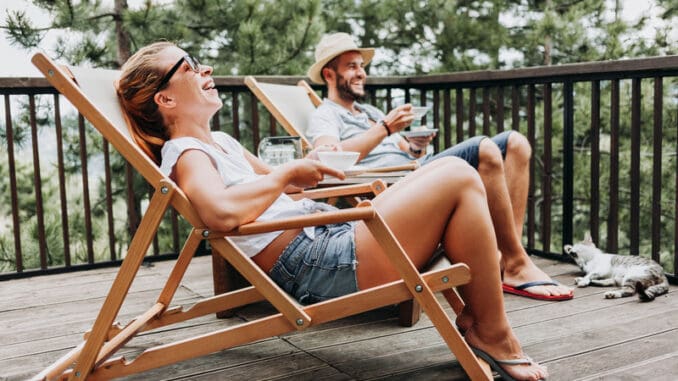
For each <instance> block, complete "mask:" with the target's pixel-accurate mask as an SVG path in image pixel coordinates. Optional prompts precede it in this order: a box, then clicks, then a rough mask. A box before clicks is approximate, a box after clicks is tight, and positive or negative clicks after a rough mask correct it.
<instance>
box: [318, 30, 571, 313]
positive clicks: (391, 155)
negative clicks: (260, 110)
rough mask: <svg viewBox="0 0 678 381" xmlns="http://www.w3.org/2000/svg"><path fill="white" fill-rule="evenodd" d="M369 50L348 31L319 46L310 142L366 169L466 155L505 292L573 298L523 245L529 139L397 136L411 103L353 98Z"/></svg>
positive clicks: (360, 88)
mask: <svg viewBox="0 0 678 381" xmlns="http://www.w3.org/2000/svg"><path fill="white" fill-rule="evenodd" d="M373 56H374V49H373V48H359V47H358V46H357V45H356V44H355V42H354V41H353V39H352V38H351V36H349V35H348V34H346V33H335V34H331V35H326V36H324V37H323V38H322V40H321V41H320V43H319V44H318V46H317V47H316V51H315V59H316V62H315V63H314V64H313V66H311V68H310V69H309V70H308V76H309V78H310V79H311V80H312V81H313V82H315V83H325V84H326V85H327V91H328V92H327V94H328V97H327V98H326V99H324V100H323V103H322V104H321V105H320V106H319V107H318V108H317V110H316V111H315V112H314V114H313V115H312V117H311V122H310V127H309V128H308V130H307V133H306V134H307V136H308V138H309V139H310V140H311V142H312V144H313V145H314V147H316V148H318V147H321V146H338V148H339V149H341V150H344V151H358V152H360V159H359V164H361V165H364V166H368V167H379V166H389V165H398V164H403V163H409V162H411V161H412V160H417V161H418V162H419V163H420V164H422V165H426V163H428V162H430V161H432V160H435V159H437V158H439V157H444V156H457V157H460V158H462V159H464V160H465V161H466V162H468V163H469V164H470V165H472V166H473V167H474V168H476V170H477V171H478V173H479V174H480V177H481V178H482V181H483V183H484V185H485V188H486V191H487V201H488V205H489V209H490V212H491V215H492V221H493V225H494V228H495V234H496V236H497V241H498V243H499V249H500V251H501V253H502V265H503V268H504V278H503V282H504V284H503V288H504V291H505V292H510V293H514V294H517V295H522V296H526V297H531V298H535V299H542V300H567V299H571V298H572V289H571V288H569V287H566V286H563V285H560V284H558V283H557V282H554V281H553V280H551V279H550V278H549V276H548V275H547V274H546V273H544V272H543V271H542V270H541V269H539V268H538V267H537V266H536V265H535V264H534V263H533V262H532V260H531V259H530V258H529V256H528V255H527V252H526V251H525V249H524V248H523V246H522V244H521V237H522V229H523V218H524V215H525V208H526V205H527V193H528V183H529V160H530V155H531V153H532V151H531V147H530V145H529V142H528V141H527V139H526V138H525V137H524V136H523V135H521V134H520V133H518V132H516V131H506V132H504V133H501V134H499V135H497V136H495V137H493V138H492V139H489V138H486V137H484V136H477V137H474V138H471V139H469V140H466V141H464V142H462V143H460V144H458V145H456V146H454V147H451V148H449V149H447V150H445V151H443V152H441V153H439V154H437V155H431V154H426V153H425V147H426V146H427V145H428V144H429V143H430V141H431V140H432V139H433V135H430V136H426V137H420V138H410V139H404V138H403V137H401V136H400V134H398V132H400V131H402V130H403V129H404V128H406V127H407V126H409V125H410V124H411V123H412V121H413V119H414V115H413V113H412V106H411V105H409V104H407V105H402V106H399V107H397V108H395V109H394V110H392V111H391V112H389V113H388V115H384V113H382V112H381V111H380V110H378V109H376V108H375V107H373V106H370V105H366V104H361V103H359V102H358V101H359V100H361V99H362V97H363V96H364V95H365V90H364V86H365V81H366V78H367V74H366V73H365V69H364V67H365V65H367V64H368V63H369V62H370V60H371V59H372V57H373Z"/></svg>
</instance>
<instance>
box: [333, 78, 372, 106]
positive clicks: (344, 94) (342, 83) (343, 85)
mask: <svg viewBox="0 0 678 381" xmlns="http://www.w3.org/2000/svg"><path fill="white" fill-rule="evenodd" d="M335 85H336V86H337V90H338V91H339V97H340V98H341V99H343V100H347V101H352V102H353V101H358V102H362V101H363V99H365V94H364V93H363V94H358V93H356V92H355V91H353V89H351V86H350V85H349V84H348V81H347V80H345V79H344V77H342V76H341V75H339V73H337V79H336V81H335Z"/></svg>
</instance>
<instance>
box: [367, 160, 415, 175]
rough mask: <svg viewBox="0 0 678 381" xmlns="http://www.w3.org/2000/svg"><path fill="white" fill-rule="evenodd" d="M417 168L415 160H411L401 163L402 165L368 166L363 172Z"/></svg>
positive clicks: (411, 169)
mask: <svg viewBox="0 0 678 381" xmlns="http://www.w3.org/2000/svg"><path fill="white" fill-rule="evenodd" d="M417 168H419V163H418V162H416V161H413V162H411V163H409V164H403V165H392V166H390V167H377V168H369V169H367V170H366V171H365V172H375V173H380V172H398V171H414V170H415V169H417Z"/></svg>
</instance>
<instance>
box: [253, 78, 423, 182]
mask: <svg viewBox="0 0 678 381" xmlns="http://www.w3.org/2000/svg"><path fill="white" fill-rule="evenodd" d="M245 84H246V85H247V87H249V89H250V91H252V93H254V95H255V96H256V97H257V99H259V101H260V102H261V103H262V104H263V105H264V106H265V107H266V109H267V110H268V111H269V112H270V113H271V115H273V117H274V118H275V119H276V120H277V121H278V123H280V125H281V126H282V127H283V128H284V129H285V131H287V133H288V134H290V135H292V136H299V137H300V138H301V142H302V145H303V146H304V148H308V147H312V144H311V142H310V141H309V140H308V138H307V137H306V135H305V133H306V130H307V129H308V125H309V122H310V119H311V114H312V113H313V111H314V110H315V109H316V107H318V106H319V105H320V103H321V102H322V99H320V97H319V96H318V94H316V92H315V91H314V90H313V88H311V86H310V85H309V84H308V83H307V82H306V81H304V80H301V81H299V83H298V84H297V86H292V85H279V84H274V83H265V82H259V81H257V80H256V79H255V78H254V77H252V76H247V77H245ZM418 167H419V165H418V164H417V162H412V163H410V164H405V165H397V166H389V167H381V168H370V169H369V170H368V172H373V173H375V172H376V173H379V172H399V171H411V170H414V169H417V168H418Z"/></svg>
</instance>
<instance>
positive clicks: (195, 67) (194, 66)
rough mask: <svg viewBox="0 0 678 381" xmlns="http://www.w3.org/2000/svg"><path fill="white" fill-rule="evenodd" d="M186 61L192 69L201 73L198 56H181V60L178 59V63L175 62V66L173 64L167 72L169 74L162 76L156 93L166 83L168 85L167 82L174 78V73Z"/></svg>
mask: <svg viewBox="0 0 678 381" xmlns="http://www.w3.org/2000/svg"><path fill="white" fill-rule="evenodd" d="M184 61H186V63H187V64H188V67H189V68H191V70H193V71H194V72H196V73H200V61H198V59H197V58H195V57H193V56H191V55H190V54H186V55H185V56H183V57H181V58H180V59H179V61H177V63H175V64H174V66H172V68H171V69H169V71H168V72H167V74H165V76H164V77H162V81H160V84H159V85H158V88H157V89H156V90H155V92H156V93H157V92H158V91H160V90H162V88H163V87H165V85H167V82H169V80H170V79H172V76H173V75H174V73H176V72H177V70H179V68H180V67H181V65H182V64H183V63H184Z"/></svg>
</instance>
